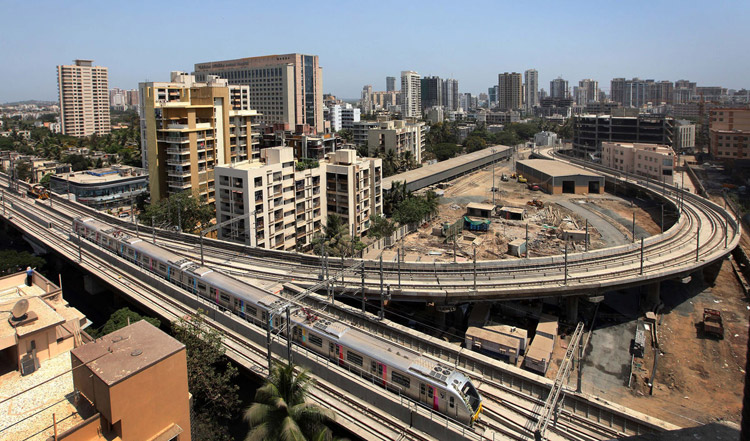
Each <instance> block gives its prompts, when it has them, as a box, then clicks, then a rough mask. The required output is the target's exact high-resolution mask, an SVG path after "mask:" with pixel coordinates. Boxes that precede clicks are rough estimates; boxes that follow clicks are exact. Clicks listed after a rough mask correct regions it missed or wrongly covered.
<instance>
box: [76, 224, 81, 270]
mask: <svg viewBox="0 0 750 441" xmlns="http://www.w3.org/2000/svg"><path fill="white" fill-rule="evenodd" d="M76 234H77V235H78V261H79V262H80V261H81V260H82V258H81V231H80V230H78V228H76Z"/></svg>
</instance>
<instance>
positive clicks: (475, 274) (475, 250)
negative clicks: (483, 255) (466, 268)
mask: <svg viewBox="0 0 750 441" xmlns="http://www.w3.org/2000/svg"><path fill="white" fill-rule="evenodd" d="M476 290H477V246H476V245H474V291H476Z"/></svg>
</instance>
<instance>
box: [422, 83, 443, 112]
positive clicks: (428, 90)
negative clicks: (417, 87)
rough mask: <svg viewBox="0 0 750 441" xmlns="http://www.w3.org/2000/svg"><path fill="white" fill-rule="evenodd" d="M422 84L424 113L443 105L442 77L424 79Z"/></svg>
mask: <svg viewBox="0 0 750 441" xmlns="http://www.w3.org/2000/svg"><path fill="white" fill-rule="evenodd" d="M421 82H422V86H421V87H422V112H424V111H425V110H427V109H429V108H430V107H435V106H442V105H443V80H441V79H440V77H424V78H422V80H421Z"/></svg>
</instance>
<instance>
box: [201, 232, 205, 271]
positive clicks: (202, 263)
mask: <svg viewBox="0 0 750 441" xmlns="http://www.w3.org/2000/svg"><path fill="white" fill-rule="evenodd" d="M203 265H205V263H204V262H203V230H201V266H203Z"/></svg>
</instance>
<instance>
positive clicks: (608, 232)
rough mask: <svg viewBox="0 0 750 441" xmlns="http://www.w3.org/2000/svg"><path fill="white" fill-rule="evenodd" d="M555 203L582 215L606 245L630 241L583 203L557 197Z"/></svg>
mask: <svg viewBox="0 0 750 441" xmlns="http://www.w3.org/2000/svg"><path fill="white" fill-rule="evenodd" d="M555 203H556V204H558V205H560V206H561V207H565V208H567V209H568V210H570V211H572V212H573V213H576V214H577V215H579V216H582V217H583V218H585V219H588V220H589V223H590V224H591V225H592V226H593V227H594V228H596V230H597V231H598V232H599V234H601V235H602V240H603V241H604V243H606V244H607V247H615V246H617V245H625V244H628V243H630V239H629V238H628V237H626V236H625V235H624V234H623V233H622V232H621V231H620V230H618V229H617V228H615V227H614V226H613V225H612V224H610V223H609V221H608V220H606V219H604V218H602V217H601V216H600V215H599V213H597V212H595V211H591V210H589V209H588V208H586V206H585V205H584V204H577V203H575V202H572V201H569V200H563V199H559V200H556V201H555Z"/></svg>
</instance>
